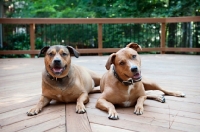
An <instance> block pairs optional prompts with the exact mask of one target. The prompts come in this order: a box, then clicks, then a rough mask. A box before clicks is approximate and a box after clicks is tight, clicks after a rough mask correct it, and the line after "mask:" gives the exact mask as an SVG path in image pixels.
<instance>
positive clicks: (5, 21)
mask: <svg viewBox="0 0 200 132" xmlns="http://www.w3.org/2000/svg"><path fill="white" fill-rule="evenodd" d="M191 21H193V22H198V21H200V17H199V16H194V17H171V18H123V19H122V18H53V19H52V18H0V23H2V24H32V23H35V24H97V23H102V24H104V23H108V24H109V23H110V24H111V23H113V24H114V23H163V22H167V23H172V22H176V23H177V22H191Z"/></svg>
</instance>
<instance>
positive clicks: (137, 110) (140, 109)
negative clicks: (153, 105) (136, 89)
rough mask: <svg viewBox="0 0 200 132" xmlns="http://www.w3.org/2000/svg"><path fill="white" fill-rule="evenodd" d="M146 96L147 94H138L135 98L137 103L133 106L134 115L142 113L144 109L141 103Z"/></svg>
mask: <svg viewBox="0 0 200 132" xmlns="http://www.w3.org/2000/svg"><path fill="white" fill-rule="evenodd" d="M146 98H147V96H140V97H139V98H138V99H137V104H136V106H135V110H134V114H136V115H142V114H143V111H144V107H143V104H144V101H145V99H146Z"/></svg>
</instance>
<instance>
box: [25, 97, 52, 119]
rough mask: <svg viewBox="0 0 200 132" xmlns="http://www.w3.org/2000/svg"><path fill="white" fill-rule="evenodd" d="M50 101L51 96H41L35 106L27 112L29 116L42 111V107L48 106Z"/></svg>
mask: <svg viewBox="0 0 200 132" xmlns="http://www.w3.org/2000/svg"><path fill="white" fill-rule="evenodd" d="M50 101H51V99H49V98H47V97H45V96H41V98H40V101H39V102H38V104H37V105H36V106H35V107H34V108H32V109H30V110H29V111H28V112H27V115H28V116H33V115H37V114H38V113H39V112H41V111H42V108H43V107H44V106H46V105H47V104H49V103H50Z"/></svg>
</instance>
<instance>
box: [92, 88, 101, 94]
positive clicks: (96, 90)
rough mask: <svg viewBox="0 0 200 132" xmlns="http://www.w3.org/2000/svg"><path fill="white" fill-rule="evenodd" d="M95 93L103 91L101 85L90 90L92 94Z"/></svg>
mask: <svg viewBox="0 0 200 132" xmlns="http://www.w3.org/2000/svg"><path fill="white" fill-rule="evenodd" d="M93 93H101V90H100V87H99V86H98V87H95V88H94V89H92V91H90V94H93Z"/></svg>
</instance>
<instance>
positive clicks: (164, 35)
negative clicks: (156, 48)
mask: <svg viewBox="0 0 200 132" xmlns="http://www.w3.org/2000/svg"><path fill="white" fill-rule="evenodd" d="M165 37H166V23H162V24H161V41H160V48H165V41H166V38H165ZM160 53H161V54H164V53H165V52H164V51H161V52H160Z"/></svg>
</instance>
